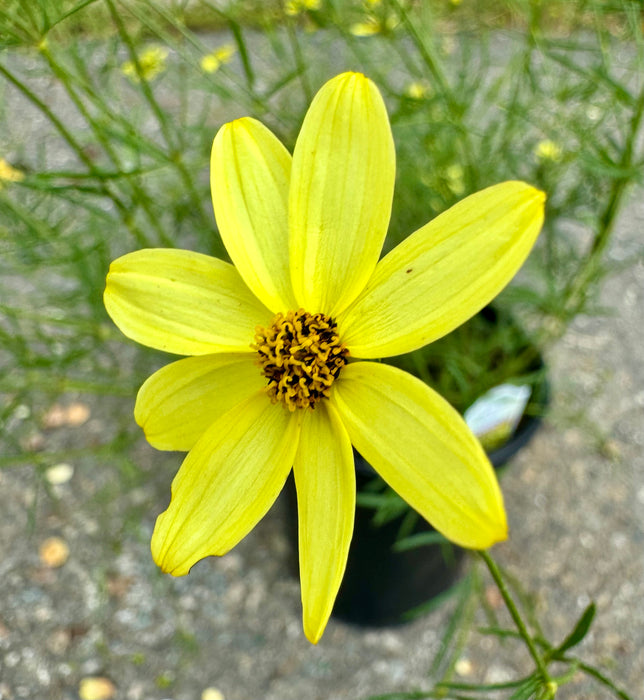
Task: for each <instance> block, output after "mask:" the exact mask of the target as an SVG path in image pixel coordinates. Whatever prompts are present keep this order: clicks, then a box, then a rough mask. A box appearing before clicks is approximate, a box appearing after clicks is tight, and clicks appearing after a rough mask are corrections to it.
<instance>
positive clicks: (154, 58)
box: [121, 46, 168, 83]
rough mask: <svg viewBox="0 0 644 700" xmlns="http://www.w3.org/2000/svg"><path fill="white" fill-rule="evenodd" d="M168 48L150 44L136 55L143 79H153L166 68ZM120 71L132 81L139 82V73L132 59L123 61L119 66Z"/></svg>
mask: <svg viewBox="0 0 644 700" xmlns="http://www.w3.org/2000/svg"><path fill="white" fill-rule="evenodd" d="M167 58H168V49H166V48H164V47H163V46H150V47H149V48H147V49H145V51H143V52H142V53H141V55H140V56H138V61H139V66H140V67H141V73H142V74H143V77H144V78H145V80H153V79H154V78H156V76H157V75H159V73H163V71H164V70H165V68H166V59H167ZM121 73H123V75H125V76H126V77H128V78H129V79H130V80H131V81H132V82H133V83H138V82H139V74H138V72H137V70H136V66H135V65H134V61H125V63H124V64H123V65H122V66H121Z"/></svg>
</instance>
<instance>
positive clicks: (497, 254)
mask: <svg viewBox="0 0 644 700" xmlns="http://www.w3.org/2000/svg"><path fill="white" fill-rule="evenodd" d="M394 176H395V154H394V144H393V138H392V134H391V129H390V126H389V120H388V118H387V112H386V109H385V105H384V102H383V100H382V97H381V96H380V93H379V92H378V89H377V88H376V86H375V85H374V84H373V83H372V82H371V81H370V80H368V79H367V78H365V77H364V76H363V75H361V74H356V73H343V74H341V75H339V76H337V77H336V78H334V79H333V80H331V81H329V82H328V83H326V84H325V85H324V86H323V87H322V88H321V90H320V91H319V92H318V94H317V95H316V97H315V99H314V100H313V103H312V104H311V106H310V108H309V111H308V113H307V114H306V117H305V119H304V123H303V125H302V129H301V131H300V134H299V137H298V139H297V143H296V145H295V150H294V153H293V156H292V157H291V155H290V154H289V152H288V151H287V150H286V149H285V148H284V146H283V145H282V144H281V143H280V141H279V140H278V139H277V138H276V137H275V136H274V135H273V134H272V132H270V131H269V130H268V129H267V128H266V127H265V126H263V125H262V124H261V123H260V122H258V121H256V120H255V119H251V118H243V119H237V120H236V121H233V122H231V123H229V124H226V125H224V126H223V127H222V128H221V129H220V131H219V132H218V133H217V135H216V137H215V140H214V143H213V147H212V158H211V187H212V196H213V204H214V210H215V217H216V220H217V225H218V227H219V231H220V233H221V236H222V239H223V241H224V244H225V246H226V248H227V250H228V253H229V254H230V257H231V259H232V260H233V261H234V266H233V265H230V264H229V263H226V262H223V261H221V260H218V259H216V258H212V257H209V256H206V255H202V254H199V253H194V252H190V251H186V250H174V249H168V250H166V249H149V250H140V251H136V252H133V253H129V254H127V255H124V256H123V257H121V258H119V259H117V260H116V261H114V262H113V263H112V265H111V267H110V271H109V274H108V277H107V288H106V291H105V306H106V308H107V310H108V312H109V314H110V316H111V317H112V319H113V320H114V321H115V322H116V324H117V325H118V326H119V328H120V329H121V330H122V331H123V333H125V335H127V336H128V337H130V338H133V339H134V340H137V341H138V342H140V343H143V344H145V345H148V346H150V347H153V348H157V349H160V350H165V351H167V352H171V353H177V354H179V355H190V356H191V357H187V358H184V359H181V360H178V361H176V362H173V363H171V364H169V365H167V366H165V367H163V368H162V369H160V370H159V371H157V372H156V373H155V374H153V375H152V376H151V377H150V378H149V379H148V380H147V381H146V382H145V383H144V384H143V386H142V387H141V389H140V391H139V393H138V396H137V401H136V407H135V418H136V420H137V422H138V423H139V425H141V426H142V427H143V430H144V431H145V434H146V437H147V439H148V441H149V442H150V443H151V444H152V445H153V446H155V447H157V448H159V449H165V450H188V451H189V453H188V455H187V457H186V459H185V461H184V462H183V464H182V466H181V468H180V470H179V472H178V474H177V476H176V477H175V479H174V481H173V484H172V500H171V503H170V506H169V507H168V509H167V510H166V511H165V512H164V513H162V514H161V515H160V516H159V518H158V519H157V522H156V526H155V529H154V534H153V536H152V555H153V557H154V560H155V561H156V562H157V564H158V565H159V566H160V567H161V568H162V569H163V570H164V571H166V572H169V573H171V574H173V575H175V576H182V575H184V574H187V573H188V572H189V570H190V568H191V567H192V566H193V565H194V564H195V563H196V562H197V561H199V560H200V559H202V558H204V557H207V556H209V555H223V554H225V553H226V552H228V551H229V550H230V549H231V548H232V547H234V546H235V545H236V544H237V543H238V542H239V541H240V540H241V539H242V538H243V537H245V535H246V534H247V533H248V532H250V530H251V529H252V528H253V527H254V526H255V525H256V523H257V522H258V521H259V520H260V519H261V518H262V517H263V516H264V514H265V513H266V512H267V511H268V509H269V508H270V507H271V505H272V504H273V502H274V501H275V499H276V498H277V495H278V494H279V492H280V491H281V489H282V487H283V486H284V483H285V481H286V478H287V475H288V474H289V472H290V471H291V468H292V469H293V471H294V475H295V484H296V489H297V497H298V512H299V538H300V547H299V549H300V577H301V584H302V605H303V618H304V631H305V633H306V635H307V637H308V639H309V640H310V641H311V642H313V643H315V642H317V641H318V640H319V638H320V637H321V635H322V633H323V631H324V628H325V626H326V623H327V620H328V618H329V615H330V613H331V609H332V607H333V603H334V600H335V597H336V594H337V591H338V588H339V586H340V581H341V579H342V576H343V573H344V568H345V564H346V558H347V553H348V550H349V543H350V541H351V536H352V530H353V518H354V510H355V490H356V487H355V474H354V464H353V453H352V449H351V446H352V444H353V445H354V446H355V448H356V449H357V450H358V451H359V452H360V453H361V454H362V455H363V456H364V457H365V459H367V460H368V461H369V463H370V464H372V465H373V467H374V468H375V469H376V470H377V471H378V473H379V474H380V475H381V476H382V478H383V479H384V480H385V481H387V482H388V483H389V484H390V485H391V486H392V488H393V489H395V490H396V491H397V492H398V493H399V494H400V495H401V496H402V497H403V498H404V499H405V500H406V501H407V502H408V503H409V504H410V505H411V506H412V507H413V508H415V509H416V510H417V511H418V512H419V513H420V514H421V515H422V516H423V517H425V518H426V519H427V520H429V521H430V522H431V523H432V524H433V525H434V527H436V529H438V530H439V531H440V532H442V533H443V534H444V535H445V536H446V537H448V538H450V539H451V540H453V541H454V542H456V543H457V544H459V545H462V546H465V547H471V548H475V549H478V548H485V547H489V546H490V545H492V544H493V543H494V542H498V541H500V540H503V539H505V538H506V536H507V526H506V517H505V511H504V508H503V499H502V495H501V491H500V489H499V486H498V483H497V481H496V477H495V475H494V471H493V469H492V467H491V465H490V463H489V461H488V459H487V458H486V456H485V453H484V452H483V449H482V448H481V446H480V444H479V443H478V442H477V440H476V439H475V438H474V436H473V435H472V433H471V432H470V430H469V429H468V428H467V426H466V424H465V421H464V420H463V419H462V418H461V416H460V415H459V414H458V413H457V412H456V411H455V410H454V409H453V408H452V407H451V406H450V405H449V404H448V403H447V402H446V401H445V400H444V399H443V398H442V397H441V396H439V395H438V394H437V393H436V392H434V391H433V390H432V389H431V388H430V387H429V386H427V385H426V384H425V383H423V382H422V381H421V380H420V379H417V378H416V377H413V376H411V375H409V374H407V373H405V372H403V371H401V370H399V369H396V368H394V367H392V366H390V365H387V364H382V363H380V362H373V361H370V360H375V359H378V358H381V357H389V356H393V355H399V354H402V353H407V352H411V351H412V350H415V349H416V348H419V347H422V346H423V345H426V344H427V343H429V342H431V341H433V340H435V339H437V338H440V337H441V336H443V335H445V334H446V333H449V332H450V331H451V330H452V329H454V328H456V327H457V326H459V325H460V324H461V323H463V322H464V321H465V320H466V319H468V318H469V317H471V316H472V315H473V314H475V313H476V312H477V311H478V310H479V309H481V308H482V307H483V306H484V305H485V304H487V303H488V302H489V301H490V300H491V299H492V298H493V297H494V296H496V294H498V292H499V291H500V290H501V289H502V288H503V287H504V286H505V285H506V284H507V282H508V281H509V280H510V279H511V278H512V277H513V275H514V274H515V272H516V271H517V269H518V268H519V267H520V266H521V264H522V263H523V261H524V259H525V258H526V256H527V255H528V253H529V251H530V249H531V247H532V245H533V243H534V241H535V239H536V237H537V234H538V232H539V230H540V228H541V224H542V220H543V203H544V195H543V193H541V192H539V191H538V190H535V189H534V188H532V187H530V186H528V185H526V184H524V183H521V182H506V183H503V184H499V185H495V186H493V187H490V188H488V189H486V190H483V191H481V192H478V193H476V194H474V195H472V196H470V197H468V198H466V199H465V200H463V201H461V202H460V203H458V204H456V205H455V206H454V207H452V208H451V209H450V210H448V211H446V212H444V213H443V214H441V215H440V216H439V217H437V218H436V219H434V220H433V221H430V222H429V223H428V224H426V225H425V226H423V227H422V228H421V229H419V230H418V231H416V232H415V233H413V234H412V235H411V236H409V238H407V239H406V240H405V241H404V242H403V243H401V244H400V245H398V246H397V247H396V248H395V249H394V250H393V251H391V252H390V253H389V254H388V255H386V256H385V257H384V258H382V259H381V260H378V258H379V255H380V251H381V248H382V244H383V241H384V238H385V234H386V231H387V227H388V223H389V218H390V214H391V204H392V199H393V189H394Z"/></svg>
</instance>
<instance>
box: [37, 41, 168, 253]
mask: <svg viewBox="0 0 644 700" xmlns="http://www.w3.org/2000/svg"><path fill="white" fill-rule="evenodd" d="M41 53H42V55H43V56H44V57H45V59H46V61H47V63H48V65H49V67H50V68H51V71H52V73H53V74H54V75H55V76H56V77H57V78H58V80H59V81H60V82H61V84H62V85H63V87H64V88H65V91H66V92H67V94H68V95H69V98H70V99H71V101H72V102H73V103H74V105H75V106H76V108H77V109H78V111H79V112H80V114H81V115H82V116H83V118H84V119H85V121H86V123H87V125H88V126H89V127H90V129H91V130H92V132H93V133H94V135H95V137H96V139H97V141H98V142H99V143H100V144H101V146H102V147H103V150H104V151H105V153H106V154H107V156H108V157H109V159H110V160H111V161H112V164H113V165H114V166H115V167H116V168H117V170H119V171H120V172H121V173H122V174H123V176H124V178H125V179H126V180H127V182H128V184H129V185H130V187H131V188H132V193H133V194H134V199H135V201H136V202H137V205H139V206H141V207H142V208H143V210H144V211H145V213H146V214H147V217H148V220H149V222H150V224H151V225H152V226H153V227H154V228H155V229H156V232H157V235H158V237H159V240H160V241H161V242H162V243H163V245H165V246H168V247H172V241H171V240H170V238H169V236H168V235H167V234H166V233H165V231H164V230H163V226H162V225H161V221H160V220H159V217H158V216H157V215H156V213H155V212H154V210H153V209H152V204H151V200H150V197H149V196H148V193H147V192H146V191H145V190H144V189H143V188H142V187H141V186H140V185H139V183H138V182H137V181H136V180H135V178H134V177H133V176H130V175H129V174H128V173H127V172H126V171H125V170H123V166H122V164H121V162H120V159H119V157H118V155H117V153H116V151H115V149H114V148H113V147H112V144H111V143H110V141H109V139H108V138H107V136H106V134H105V132H104V131H103V130H102V129H101V128H99V127H98V126H97V124H96V120H95V119H94V118H93V117H92V115H91V114H90V113H89V111H88V109H87V107H86V106H85V103H84V102H83V101H82V100H81V99H80V98H79V96H78V95H77V94H76V91H75V89H74V86H73V85H72V80H73V79H72V78H71V77H70V75H71V74H70V73H68V72H67V71H66V70H65V69H64V68H63V67H62V66H61V65H60V64H59V63H58V62H57V61H56V59H55V58H54V56H53V55H52V53H51V51H50V50H49V48H48V46H47V44H46V43H43V44H42V45H41ZM111 116H112V115H111V113H110V117H111Z"/></svg>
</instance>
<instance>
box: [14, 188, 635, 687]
mask: <svg viewBox="0 0 644 700" xmlns="http://www.w3.org/2000/svg"><path fill="white" fill-rule="evenodd" d="M643 226H644V192H642V191H641V190H639V191H636V192H634V193H632V195H631V198H630V202H629V204H628V206H627V207H626V208H625V210H624V212H623V215H622V217H621V219H620V224H619V227H618V232H617V234H616V238H615V241H614V244H613V247H612V249H611V252H610V254H611V256H612V257H613V259H614V260H615V261H616V262H620V261H622V260H624V259H626V258H627V257H628V256H629V255H632V254H633V252H634V251H635V250H637V249H639V250H641V231H642V228H643ZM603 302H604V304H605V305H606V306H607V307H608V308H609V309H611V313H610V314H608V315H606V316H604V317H601V318H592V319H590V318H579V319H578V320H577V321H576V322H575V323H574V324H573V325H572V327H571V328H570V329H569V330H568V332H567V333H566V335H565V337H564V338H563V339H562V340H561V341H560V342H559V343H558V344H557V346H556V347H555V348H553V350H552V351H551V353H550V355H549V357H548V358H547V360H548V365H549V368H550V376H551V380H552V387H553V403H552V408H551V411H550V414H549V417H548V419H547V420H546V422H545V425H544V426H543V428H542V429H541V430H540V432H539V433H538V434H537V436H536V437H535V438H534V440H533V441H532V443H531V444H530V445H529V446H528V447H527V448H526V449H525V450H523V451H522V452H521V453H520V454H519V455H518V456H517V458H516V459H515V460H514V461H513V463H512V464H511V466H510V468H509V469H508V470H507V472H506V473H505V475H504V478H503V490H504V493H505V498H506V503H507V509H508V514H509V520H510V526H511V537H510V539H509V541H508V542H507V543H504V544H503V545H500V546H497V547H496V548H495V554H496V556H497V558H498V560H499V561H500V563H501V564H502V565H503V566H505V567H507V569H508V571H509V572H510V573H511V574H513V575H514V576H516V577H517V578H518V579H519V580H520V581H521V582H522V583H523V585H524V586H525V588H526V589H527V590H528V591H529V592H530V593H531V594H532V595H533V598H534V601H535V603H536V607H537V611H538V615H539V619H540V620H541V621H542V624H543V627H544V630H545V632H546V635H547V637H548V638H549V639H551V640H558V639H561V638H562V637H563V636H565V634H566V633H567V632H568V631H569V629H570V627H571V626H572V624H573V622H574V620H575V619H576V618H577V617H578V616H579V615H580V613H581V612H582V610H583V609H584V608H585V607H586V605H587V604H588V602H589V601H590V600H595V601H596V603H597V608H598V614H597V619H596V622H595V624H594V626H593V630H592V632H591V633H590V634H589V635H588V637H587V638H586V640H585V641H584V643H583V644H582V645H581V647H580V649H579V652H580V654H581V655H582V656H583V657H584V658H585V659H586V660H587V661H588V662H590V663H593V664H596V665H599V666H601V667H602V668H603V669H605V670H606V672H607V673H608V674H609V675H610V676H611V677H613V678H614V679H616V680H617V681H618V683H619V684H620V685H621V686H623V687H624V689H625V690H627V691H628V692H629V693H630V694H631V696H632V697H633V698H634V699H636V700H637V699H640V698H643V697H644V651H642V650H644V606H643V605H642V600H643V599H644V570H643V564H644V557H643V547H644V518H643V516H644V478H643V477H644V421H643V420H642V419H643V413H644V366H643V365H642V363H641V361H640V360H641V357H642V350H641V348H642V347H643V346H644V313H643V311H642V309H643V308H644V264H642V263H641V262H640V263H639V264H637V265H635V266H632V267H630V268H628V269H627V270H626V271H624V272H622V273H620V274H618V275H616V276H614V277H613V278H611V279H610V281H609V282H608V283H607V284H606V287H605V290H604V295H603ZM133 399H134V397H131V398H130V399H105V398H101V399H100V400H99V399H97V398H95V397H91V396H85V395H71V394H70V395H65V396H61V397H60V398H59V400H58V401H57V404H56V405H55V406H53V407H52V406H41V405H37V404H34V405H33V406H26V407H25V408H24V410H23V412H22V413H21V412H17V413H16V415H15V416H14V426H13V427H19V426H18V424H19V423H20V421H22V420H26V419H27V417H28V415H27V414H29V413H31V414H32V415H36V416H37V419H38V423H39V426H40V430H39V433H38V435H37V436H36V438H37V440H39V441H40V445H39V447H40V448H41V449H42V451H43V452H44V453H47V452H51V453H52V454H53V453H54V452H55V451H57V450H59V449H61V448H64V447H74V446H75V445H76V444H77V443H79V442H81V441H82V443H83V444H87V441H88V440H89V441H90V442H91V441H92V440H96V442H99V441H103V440H104V439H105V438H106V437H107V436H109V435H112V434H114V435H116V434H117V433H118V431H119V430H120V426H122V425H123V421H129V420H131V419H130V415H131V409H132V405H133ZM11 428H12V426H11V425H8V426H6V429H7V430H9V429H11ZM1 445H2V442H1V439H0V450H1V449H2V447H1ZM128 456H129V459H130V460H131V462H129V461H127V460H124V459H123V455H122V454H120V453H118V452H114V453H112V454H110V453H105V452H101V453H99V454H98V455H93V456H92V455H86V454H79V455H78V456H76V457H74V458H72V459H70V460H68V461H66V463H67V464H68V465H69V467H71V470H70V469H69V468H66V467H61V466H60V465H59V464H57V460H56V459H54V458H53V457H52V460H51V463H45V464H44V466H43V465H40V466H36V465H31V466H30V465H27V466H21V467H19V468H15V469H7V470H3V471H0V533H1V538H0V581H1V584H0V699H2V700H11V699H13V698H16V699H17V698H29V699H30V700H40V699H41V698H42V699H51V700H74V699H76V698H78V697H79V693H80V692H81V689H82V690H83V693H84V694H85V695H87V694H88V693H89V686H88V685H87V679H88V678H102V679H103V685H102V692H103V696H102V697H106V698H110V697H114V698H123V699H127V700H148V699H150V700H162V699H164V698H171V699H172V700H194V699H197V700H198V699H199V698H203V700H249V699H250V698H253V699H254V700H259V699H260V698H261V699H263V700H296V699H297V700H301V698H309V699H311V700H345V699H346V700H348V699H351V700H353V699H356V698H362V697H366V696H369V695H370V694H375V693H383V692H387V691H394V690H412V689H415V688H422V687H427V680H426V674H427V669H428V668H429V665H430V664H431V661H432V659H433V657H434V655H435V654H436V652H437V651H438V650H439V648H440V640H441V637H442V634H443V632H444V629H445V625H446V623H447V621H448V618H449V615H450V612H451V610H452V609H453V601H452V602H450V601H447V603H446V604H445V605H443V606H442V607H439V608H438V609H436V610H434V611H432V612H431V613H429V614H427V615H425V616H423V617H421V618H419V619H417V620H415V621H414V622H412V623H410V624H408V625H405V626H401V627H395V628H388V629H376V630H374V629H371V630H369V629H361V628H356V627H351V626H348V625H346V624H343V623H341V622H338V621H335V620H332V621H331V622H330V624H329V627H328V629H327V632H326V633H325V635H324V637H323V639H322V640H321V642H320V643H319V644H318V645H317V646H315V647H314V646H311V645H310V644H309V643H308V642H307V641H306V640H305V638H304V636H303V634H302V631H301V621H300V604H299V584H298V582H297V580H296V579H295V578H293V576H292V575H291V573H290V572H291V569H292V566H291V564H292V551H291V546H290V543H289V540H288V537H287V536H286V532H285V517H284V516H285V504H284V502H283V501H282V500H280V501H278V503H277V504H276V506H275V508H273V510H272V511H271V512H270V513H269V515H268V516H267V517H266V518H265V519H264V521H262V523H261V524H260V525H259V526H258V527H257V528H256V530H254V531H253V532H252V533H251V534H250V535H249V536H248V537H247V538H246V539H245V540H244V542H242V543H241V545H240V546H239V547H237V548H236V549H235V550H234V551H233V552H231V553H230V554H228V555H227V556H225V557H222V558H219V559H209V560H206V561H203V562H201V563H199V564H198V565H197V566H196V567H194V569H193V571H192V572H191V573H190V575H189V576H187V577H184V578H181V579H172V578H171V577H167V576H163V575H162V574H160V572H159V571H158V570H157V569H156V567H155V566H154V564H153V563H152V561H151V558H150V554H149V537H150V534H151V531H152V527H153V523H154V518H155V516H156V514H157V513H158V512H160V511H161V510H163V509H164V508H165V506H166V503H167V498H168V495H169V484H170V481H171V478H172V476H173V474H174V472H175V471H176V469H177V468H178V465H179V464H180V455H178V454H161V453H158V452H155V451H154V450H152V449H151V448H150V447H148V446H147V445H146V444H145V443H144V442H143V441H142V440H140V441H139V442H137V443H136V444H135V445H134V447H133V448H132V449H131V451H130V452H129V455H128ZM131 464H135V465H137V468H136V469H133V468H132V466H131ZM50 467H57V469H54V470H53V471H51V470H49V468H50ZM52 538H54V539H52ZM488 593H489V599H490V600H489V602H490V603H491V604H492V605H493V606H498V604H499V601H498V599H495V596H494V589H493V588H492V587H491V586H490V587H489V588H488ZM480 621H481V622H482V621H483V618H481V620H480ZM530 668H531V666H530V665H529V659H528V658H527V656H526V653H525V650H524V649H523V648H522V647H520V646H518V645H514V644H504V645H502V646H500V645H499V644H498V643H497V642H495V641H493V640H492V639H490V638H486V637H480V636H477V637H474V638H473V642H472V643H471V644H470V645H468V646H467V647H466V648H465V650H464V651H463V652H462V654H461V658H460V661H459V663H458V664H457V672H458V674H459V675H457V678H460V679H461V680H475V679H483V680H485V681H486V682H503V681H505V680H508V679H511V678H515V677H517V675H516V674H519V673H522V672H525V671H526V670H529V669H530ZM100 689H101V688H99V690H100ZM99 697H101V696H100V694H99ZM558 697H561V698H563V699H564V700H565V698H569V699H572V698H582V697H583V698H584V699H585V700H603V699H604V698H608V697H610V696H609V694H608V692H607V691H605V690H602V689H601V688H599V687H598V686H596V685H590V684H589V683H588V682H587V681H584V680H580V681H579V682H578V683H577V684H576V685H574V686H570V687H566V688H565V689H563V690H562V692H561V694H560V695H558Z"/></svg>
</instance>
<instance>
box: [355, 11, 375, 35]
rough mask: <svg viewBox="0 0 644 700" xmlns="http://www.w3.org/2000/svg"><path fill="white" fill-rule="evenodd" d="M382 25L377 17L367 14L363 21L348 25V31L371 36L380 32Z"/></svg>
mask: <svg viewBox="0 0 644 700" xmlns="http://www.w3.org/2000/svg"><path fill="white" fill-rule="evenodd" d="M381 31H382V26H381V24H380V22H379V21H378V18H377V17H372V16H369V17H367V18H366V19H365V21H364V22H356V23H355V24H352V25H351V26H350V27H349V32H350V33H351V34H353V36H373V35H374V34H380V32H381Z"/></svg>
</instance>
